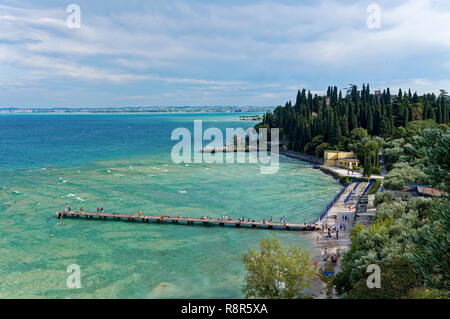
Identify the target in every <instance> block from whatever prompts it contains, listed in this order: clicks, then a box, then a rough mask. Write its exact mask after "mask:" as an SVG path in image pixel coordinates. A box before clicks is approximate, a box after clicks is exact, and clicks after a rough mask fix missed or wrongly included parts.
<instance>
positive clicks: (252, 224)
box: [56, 210, 316, 231]
mask: <svg viewBox="0 0 450 319" xmlns="http://www.w3.org/2000/svg"><path fill="white" fill-rule="evenodd" d="M56 217H57V218H58V219H61V218H66V217H72V218H80V217H82V218H85V219H98V220H108V219H109V220H116V221H120V220H121V221H128V222H143V223H150V222H152V223H161V224H162V223H171V224H177V225H203V226H209V225H213V226H223V227H225V226H229V227H236V228H239V227H243V228H260V229H269V230H287V231H314V230H316V225H310V224H293V223H275V222H270V221H266V222H264V223H263V222H258V221H243V220H230V219H214V218H191V217H181V216H179V217H174V216H152V215H144V214H141V215H140V216H139V214H114V213H105V212H103V213H102V212H100V213H97V212H85V211H61V210H58V211H57V212H56Z"/></svg>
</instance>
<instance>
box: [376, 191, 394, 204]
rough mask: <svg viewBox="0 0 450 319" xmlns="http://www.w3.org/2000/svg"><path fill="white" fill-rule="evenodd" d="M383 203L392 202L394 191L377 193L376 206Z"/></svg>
mask: <svg viewBox="0 0 450 319" xmlns="http://www.w3.org/2000/svg"><path fill="white" fill-rule="evenodd" d="M381 203H392V193H391V192H382V193H377V194H376V195H375V201H374V204H375V206H378V205H380V204H381Z"/></svg>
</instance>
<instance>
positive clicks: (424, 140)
mask: <svg viewBox="0 0 450 319" xmlns="http://www.w3.org/2000/svg"><path fill="white" fill-rule="evenodd" d="M414 146H415V148H416V149H417V151H418V153H419V154H421V155H423V156H424V157H425V163H424V164H425V168H424V172H425V174H427V175H428V176H429V178H430V180H431V183H432V184H433V185H434V186H437V187H440V188H443V189H445V190H446V191H447V192H449V191H450V178H449V172H450V131H446V132H443V131H442V130H440V129H427V130H423V131H421V132H420V133H419V136H418V138H416V139H415V140H414Z"/></svg>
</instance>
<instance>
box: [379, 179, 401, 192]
mask: <svg viewBox="0 0 450 319" xmlns="http://www.w3.org/2000/svg"><path fill="white" fill-rule="evenodd" d="M384 187H385V188H386V189H392V190H400V191H401V190H403V189H404V188H405V182H404V181H403V179H401V178H398V177H393V178H390V179H385V180H384Z"/></svg>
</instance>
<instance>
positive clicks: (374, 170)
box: [372, 167, 381, 175]
mask: <svg viewBox="0 0 450 319" xmlns="http://www.w3.org/2000/svg"><path fill="white" fill-rule="evenodd" d="M372 174H375V175H380V174H381V167H372Z"/></svg>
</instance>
